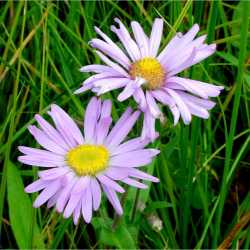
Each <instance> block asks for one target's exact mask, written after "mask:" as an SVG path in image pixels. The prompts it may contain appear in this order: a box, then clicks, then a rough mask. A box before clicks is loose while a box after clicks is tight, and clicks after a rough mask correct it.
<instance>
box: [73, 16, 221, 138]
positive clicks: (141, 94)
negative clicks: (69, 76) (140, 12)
mask: <svg viewBox="0 0 250 250" xmlns="http://www.w3.org/2000/svg"><path fill="white" fill-rule="evenodd" d="M115 21H116V23H117V24H118V27H115V26H114V25H112V26H111V30H112V31H113V32H114V33H115V34H116V35H117V37H118V39H119V41H120V42H121V44H122V45H123V47H124V50H123V48H120V47H118V46H117V45H116V44H115V43H114V42H113V41H112V40H111V39H110V38H109V37H108V36H107V35H106V34H104V33H103V32H102V31H101V30H100V29H99V28H97V27H95V30H96V33H97V34H98V35H100V37H101V38H102V39H97V38H95V39H92V40H91V41H90V45H91V46H92V47H93V48H95V49H96V50H97V51H96V53H97V55H98V56H99V57H100V58H101V60H102V61H103V62H104V63H105V64H106V65H99V64H92V65H88V66H85V67H82V68H81V69H80V70H81V71H82V72H93V73H95V74H94V75H93V76H91V77H90V78H88V79H87V80H86V81H84V82H83V86H82V87H81V88H80V89H78V90H77V91H76V92H75V93H81V92H84V91H86V90H89V89H91V90H92V91H93V92H95V93H97V95H101V94H103V93H106V92H108V91H111V90H114V89H118V88H123V90H122V91H121V93H120V94H119V96H118V100H119V101H124V100H126V99H127V98H129V97H131V96H133V98H134V99H135V101H136V102H137V103H138V106H139V108H140V109H141V110H142V111H143V112H144V123H143V131H142V137H143V138H145V137H150V138H151V139H154V138H155V136H156V132H155V119H157V118H160V119H161V118H163V114H162V112H161V109H160V108H159V107H158V105H157V102H160V103H162V104H163V105H167V106H168V107H169V109H170V111H171V112H172V114H173V116H174V124H175V125H176V124H177V122H178V121H179V118H180V116H181V118H182V120H183V121H184V123H185V124H189V123H190V121H191V117H192V115H195V116H198V117H201V118H203V119H207V118H208V117H209V113H208V110H210V109H212V108H213V107H214V105H215V103H214V102H212V101H210V100H209V97H216V96H218V95H219V94H220V91H221V90H222V89H223V87H221V86H215V85H212V84H208V83H204V82H200V81H196V80H191V79H187V78H182V77H178V76H176V75H177V74H178V73H179V72H181V71H183V70H185V69H186V68H188V67H190V66H192V65H194V64H196V63H199V62H200V61H202V60H203V59H205V58H207V57H208V56H210V55H211V54H213V53H214V52H215V49H216V45H215V44H210V45H207V44H206V43H204V41H205V39H206V35H203V36H200V37H198V38H195V36H196V34H197V33H198V31H199V26H198V25H197V24H195V25H194V26H193V27H192V28H191V29H190V30H189V31H188V32H187V33H186V34H184V35H183V34H182V33H177V34H176V35H175V36H174V38H173V39H172V40H171V41H170V42H169V44H168V45H167V46H166V47H165V48H164V49H163V50H161V51H159V47H160V43H161V38H162V32H163V20H162V19H159V18H156V19H155V21H154V24H153V27H152V31H151V34H150V36H149V37H148V36H147V35H146V34H145V33H144V31H143V29H142V27H141V26H140V24H139V23H138V22H135V21H132V22H131V27H132V32H133V38H132V37H131V36H130V33H129V32H128V30H127V29H126V27H125V26H124V25H123V24H122V22H121V21H120V20H119V19H117V18H116V19H115Z"/></svg>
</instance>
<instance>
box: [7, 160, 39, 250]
mask: <svg viewBox="0 0 250 250" xmlns="http://www.w3.org/2000/svg"><path fill="white" fill-rule="evenodd" d="M7 191H8V205H9V217H10V223H11V228H12V230H13V233H14V236H15V239H16V242H17V245H18V247H19V248H21V249H23V248H44V243H43V240H42V237H41V234H40V232H39V229H38V226H37V224H36V222H34V221H33V220H34V218H32V209H33V208H32V204H31V201H30V199H29V197H28V195H27V194H26V193H25V192H24V186H23V182H22V178H21V176H20V173H19V171H18V169H17V167H16V166H15V165H14V164H13V163H11V162H9V165H8V169H7ZM32 223H33V229H34V231H33V233H32V232H31V228H32V227H31V225H32ZM32 234H33V237H34V238H33V240H32V239H31V237H32ZM31 242H33V244H32V245H31V246H30V244H31Z"/></svg>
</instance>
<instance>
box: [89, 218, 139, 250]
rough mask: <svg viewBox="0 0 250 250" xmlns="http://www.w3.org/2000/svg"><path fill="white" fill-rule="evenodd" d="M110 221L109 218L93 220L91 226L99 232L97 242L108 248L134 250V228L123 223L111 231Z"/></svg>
mask: <svg viewBox="0 0 250 250" xmlns="http://www.w3.org/2000/svg"><path fill="white" fill-rule="evenodd" d="M112 224H113V222H112V220H110V219H109V218H105V219H104V218H94V219H93V220H92V225H93V226H94V228H95V229H96V230H99V232H100V234H99V237H98V238H99V241H100V243H101V244H104V245H106V246H109V247H116V248H119V249H136V242H135V241H134V238H136V237H135V235H136V230H135V227H133V226H130V225H126V224H125V223H124V221H122V222H121V223H120V225H119V226H117V228H116V229H115V230H113V229H112Z"/></svg>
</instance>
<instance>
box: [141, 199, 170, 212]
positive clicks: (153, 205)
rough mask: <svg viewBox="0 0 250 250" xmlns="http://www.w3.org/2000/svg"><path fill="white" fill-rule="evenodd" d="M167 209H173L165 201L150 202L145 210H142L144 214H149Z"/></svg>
mask: <svg viewBox="0 0 250 250" xmlns="http://www.w3.org/2000/svg"><path fill="white" fill-rule="evenodd" d="M167 207H173V205H172V204H171V203H169V202H166V201H153V202H151V203H150V204H149V205H148V206H147V208H146V209H145V210H144V212H145V213H151V212H153V211H155V210H156V209H162V208H167Z"/></svg>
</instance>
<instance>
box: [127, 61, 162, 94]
mask: <svg viewBox="0 0 250 250" xmlns="http://www.w3.org/2000/svg"><path fill="white" fill-rule="evenodd" d="M130 75H131V76H132V77H133V78H136V77H141V78H143V79H145V80H146V81H147V84H146V86H147V88H148V89H157V88H159V87H161V86H162V84H163V83H164V79H165V70H164V69H163V67H162V66H161V64H160V63H159V62H158V60H156V59H155V58H151V57H145V58H143V59H141V60H138V61H136V62H134V63H133V64H132V66H131V69H130Z"/></svg>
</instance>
